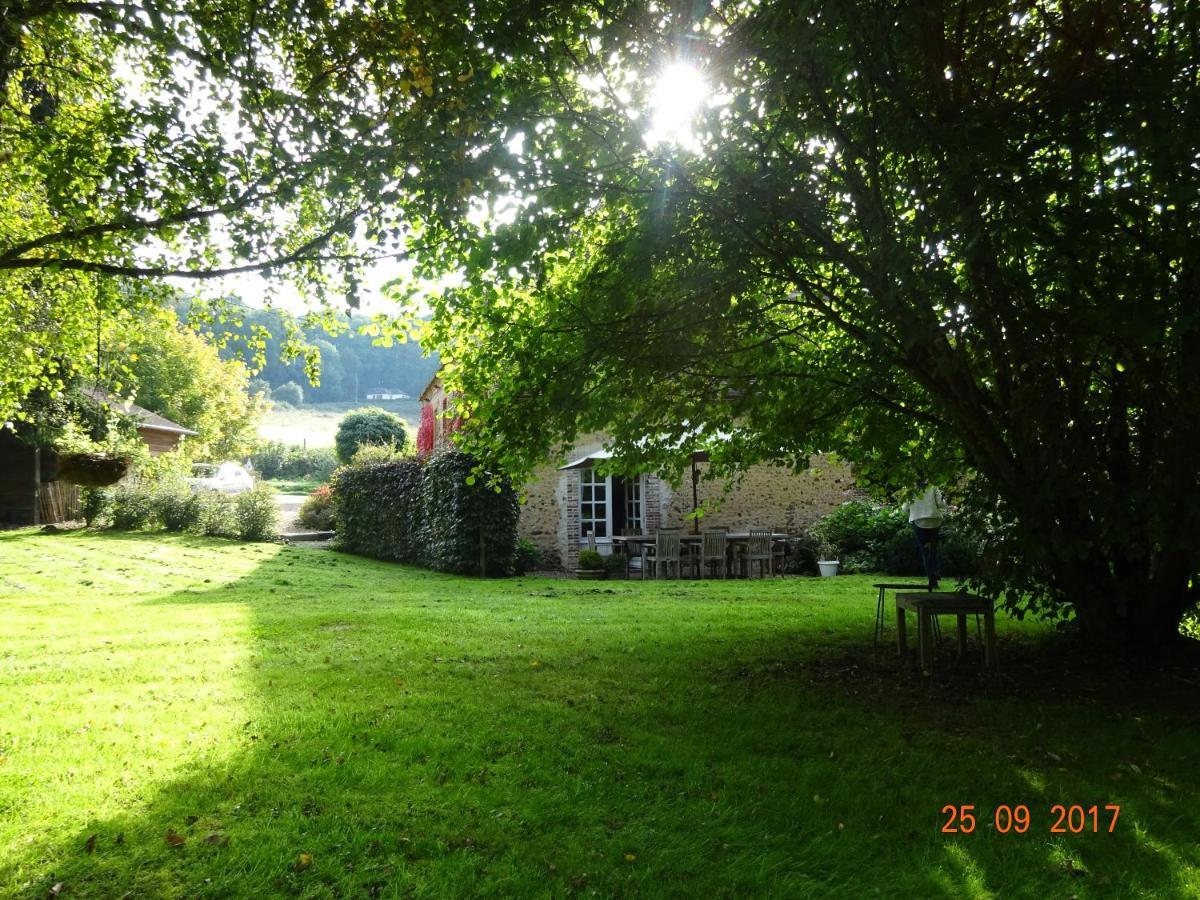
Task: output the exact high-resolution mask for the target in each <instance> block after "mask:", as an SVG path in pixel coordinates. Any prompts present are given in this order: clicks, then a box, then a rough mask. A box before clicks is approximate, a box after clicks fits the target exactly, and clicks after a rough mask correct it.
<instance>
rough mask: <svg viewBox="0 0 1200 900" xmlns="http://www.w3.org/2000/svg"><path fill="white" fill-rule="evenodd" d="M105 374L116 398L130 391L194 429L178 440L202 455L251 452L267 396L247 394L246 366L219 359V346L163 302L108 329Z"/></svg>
mask: <svg viewBox="0 0 1200 900" xmlns="http://www.w3.org/2000/svg"><path fill="white" fill-rule="evenodd" d="M105 343H106V349H105V351H104V352H105V363H106V365H105V370H104V371H105V381H106V382H107V383H109V384H111V385H112V386H113V390H112V391H111V392H112V393H113V394H114V395H115V396H117V397H126V396H129V397H132V399H133V400H134V402H136V403H137V404H138V405H140V406H143V407H145V408H146V409H148V410H150V411H151V412H155V413H158V414H160V415H162V416H165V417H166V418H168V419H171V420H172V421H175V422H178V423H179V424H180V425H183V426H185V427H187V428H190V429H192V430H194V431H196V432H197V434H196V435H195V436H194V437H188V438H186V439H185V440H184V442H183V444H182V445H181V449H182V450H183V452H184V453H185V454H186V455H187V456H189V457H191V458H194V459H195V458H198V459H214V460H224V459H230V458H237V457H240V456H242V455H244V454H245V453H247V452H248V451H249V450H250V449H251V448H252V447H253V446H254V444H255V442H256V441H257V440H258V437H257V433H256V429H257V424H258V420H259V418H260V417H261V416H262V414H263V412H264V411H265V409H266V401H265V399H264V398H262V397H260V396H257V395H255V396H252V395H250V394H249V393H248V391H247V387H248V383H249V377H250V376H249V372H248V370H247V369H246V367H245V365H243V364H242V363H240V362H237V361H235V360H223V359H221V357H220V355H219V353H218V351H217V348H216V346H214V345H213V344H212V343H211V342H210V341H208V340H207V339H206V338H205V337H204V336H203V335H201V334H199V333H197V332H196V331H194V330H192V329H190V328H187V327H186V326H184V325H182V324H181V323H180V322H179V321H178V320H177V319H176V317H175V315H174V314H173V313H172V312H170V311H168V310H166V309H157V310H155V311H154V312H153V313H152V314H149V315H145V316H143V317H141V318H140V319H139V320H138V321H136V322H129V321H122V322H117V323H114V324H112V325H110V327H108V328H107V329H106V331H105Z"/></svg>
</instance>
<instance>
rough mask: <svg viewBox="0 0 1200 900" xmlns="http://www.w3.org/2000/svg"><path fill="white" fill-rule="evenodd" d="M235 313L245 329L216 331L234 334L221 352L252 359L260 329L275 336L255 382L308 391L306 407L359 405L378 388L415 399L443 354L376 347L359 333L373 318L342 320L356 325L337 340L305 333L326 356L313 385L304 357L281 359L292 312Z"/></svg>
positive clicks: (410, 346)
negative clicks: (289, 384) (318, 379)
mask: <svg viewBox="0 0 1200 900" xmlns="http://www.w3.org/2000/svg"><path fill="white" fill-rule="evenodd" d="M176 309H177V312H178V314H179V317H180V318H181V319H184V320H186V319H187V318H188V315H189V312H190V307H189V304H188V303H187V302H186V301H184V302H181V303H180V304H179V305H178V306H177V308H176ZM232 309H233V312H234V313H235V316H234V318H240V319H241V320H242V321H241V324H240V325H238V324H230V323H228V322H226V323H221V324H215V325H213V326H212V328H213V330H214V331H216V332H217V333H218V334H221V333H225V334H228V335H229V338H228V341H227V343H226V346H225V347H223V348H222V349H221V356H222V357H224V358H226V359H244V360H250V359H252V358H253V356H254V351H253V350H252V349H251V347H252V346H253V343H252V342H253V335H254V334H255V326H261V328H263V329H265V330H266V331H267V332H268V333H269V335H270V337H269V338H266V339H265V340H266V350H265V355H266V365H265V366H264V368H263V369H262V371H261V372H258V373H257V374H256V376H255V377H256V378H261V379H262V380H264V381H266V382H267V383H268V384H270V386H271V387H272V388H276V387H279V386H280V385H282V384H285V383H287V382H289V381H294V382H296V384H298V385H300V386H301V387H302V388H303V389H304V399H305V401H306V402H308V401H311V402H315V403H341V402H355V401H359V400H365V399H366V396H367V394H368V393H370V392H372V391H373V390H375V389H377V388H382V389H385V390H390V391H401V392H403V393H405V394H408V395H409V396H410V397H414V398H415V397H416V396H417V395H418V394H419V393H420V392H421V389H422V388H424V387H425V385H426V384H427V383H428V382H429V379H430V378H432V377H433V373H434V372H436V371H437V368H438V358H437V355H436V354H434V355H432V356H429V357H426V356H424V355H422V350H421V348H420V347H419V346H418V345H417V344H414V343H407V344H396V343H394V344H392V346H390V347H381V346H376V345H375V344H374V343H373V342H372V338H371V337H370V336H367V335H362V334H359V333H358V328H359V327H360V326H362V325H365V324H367V323H368V322H369V321H370V320H369V319H368V318H367V317H359V316H355V317H353V318H348V317H346V316H341V317H340V318H341V321H343V322H347V323H349V325H350V328H349V329H348V330H347V331H345V332H343V333H342V334H339V335H336V336H332V335H330V334H328V333H327V332H326V331H325V330H324V329H322V328H316V329H303V334H304V338H305V340H306V341H307V342H308V343H309V344H311V345H313V346H315V347H316V348H317V349H318V350H319V351H320V354H321V383H320V384H319V385H310V384H309V382H308V377H307V376H306V375H305V372H304V360H303V359H302V358H301V359H297V360H295V361H293V362H291V363H284V362H282V361H281V359H280V357H281V347H280V345H281V343H282V342H283V341H284V340H285V339H286V335H287V327H286V325H285V320H286V319H287V318H288V314H287V313H284V312H280V311H279V310H267V309H253V308H251V307H248V306H243V305H241V304H235V305H234V306H233V307H232Z"/></svg>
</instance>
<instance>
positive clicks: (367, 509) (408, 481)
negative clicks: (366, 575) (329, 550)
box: [332, 459, 425, 564]
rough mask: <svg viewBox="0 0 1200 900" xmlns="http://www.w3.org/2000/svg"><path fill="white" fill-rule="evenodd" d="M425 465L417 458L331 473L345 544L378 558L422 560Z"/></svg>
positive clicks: (340, 537) (341, 539) (337, 518)
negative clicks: (422, 508) (421, 530)
mask: <svg viewBox="0 0 1200 900" xmlns="http://www.w3.org/2000/svg"><path fill="white" fill-rule="evenodd" d="M423 483H424V467H423V465H422V464H421V462H419V461H418V460H415V459H400V460H396V461H394V462H390V463H383V464H379V465H360V466H346V467H345V468H341V469H338V470H337V472H335V473H334V475H333V482H332V488H333V496H334V498H335V500H336V503H335V513H334V518H335V521H336V526H337V533H338V542H339V543H340V544H341V546H342V549H344V550H348V551H349V552H351V553H361V554H362V555H363V556H371V557H374V558H375V559H387V560H392V561H394V562H407V563H418V564H424V561H425V559H424V553H423V550H422V547H423V545H424V541H423V537H422V535H420V534H418V528H419V525H420V522H421V520H422V518H423V516H422V514H421V498H422V485H423Z"/></svg>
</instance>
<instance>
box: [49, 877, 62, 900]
mask: <svg viewBox="0 0 1200 900" xmlns="http://www.w3.org/2000/svg"><path fill="white" fill-rule="evenodd" d="M62 889H63V883H62V882H61V881H60V882H58V883H57V884H56V885H54V887H52V888H50V890H48V891H47V892H46V896H47V897H49V898H51V900H54V898H55V897H57V896H59V895H60V894H62Z"/></svg>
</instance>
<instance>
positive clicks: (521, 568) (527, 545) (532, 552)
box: [513, 538, 542, 575]
mask: <svg viewBox="0 0 1200 900" xmlns="http://www.w3.org/2000/svg"><path fill="white" fill-rule="evenodd" d="M541 565H542V551H541V550H540V549H538V545H537V544H535V543H534V542H533V541H531V540H529V538H520V539H518V540H517V549H516V550H515V551H514V552H513V574H514V575H524V574H526V573H528V572H536V571H537V570H538V569H539V568H541Z"/></svg>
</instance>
